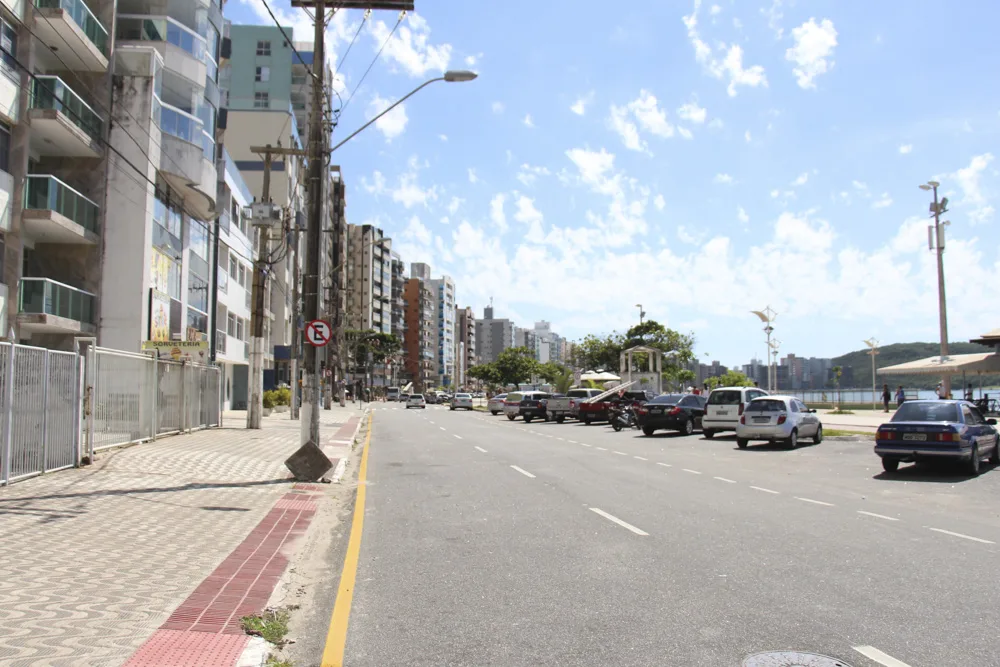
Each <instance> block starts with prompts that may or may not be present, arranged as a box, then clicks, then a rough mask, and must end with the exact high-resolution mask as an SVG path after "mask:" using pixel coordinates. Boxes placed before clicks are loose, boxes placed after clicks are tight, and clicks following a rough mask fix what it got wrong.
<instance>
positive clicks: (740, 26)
mask: <svg viewBox="0 0 1000 667" xmlns="http://www.w3.org/2000/svg"><path fill="white" fill-rule="evenodd" d="M733 27H734V28H736V29H737V30H743V21H741V20H739V18H737V17H733Z"/></svg>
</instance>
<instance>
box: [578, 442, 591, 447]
mask: <svg viewBox="0 0 1000 667" xmlns="http://www.w3.org/2000/svg"><path fill="white" fill-rule="evenodd" d="M580 444H581V445H583V446H584V447H590V445H588V444H587V443H585V442H581V443H580Z"/></svg>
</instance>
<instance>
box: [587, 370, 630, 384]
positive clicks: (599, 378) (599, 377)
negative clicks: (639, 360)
mask: <svg viewBox="0 0 1000 667" xmlns="http://www.w3.org/2000/svg"><path fill="white" fill-rule="evenodd" d="M585 380H593V381H594V382H608V381H618V380H621V378H620V377H618V376H617V375H615V374H614V373H609V372H607V371H602V372H600V373H584V374H583V375H581V376H580V381H581V382H583V381H585Z"/></svg>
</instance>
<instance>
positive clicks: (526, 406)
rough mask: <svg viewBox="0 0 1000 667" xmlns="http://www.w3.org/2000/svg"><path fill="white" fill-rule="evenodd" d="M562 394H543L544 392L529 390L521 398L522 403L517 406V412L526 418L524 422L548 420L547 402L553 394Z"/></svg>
mask: <svg viewBox="0 0 1000 667" xmlns="http://www.w3.org/2000/svg"><path fill="white" fill-rule="evenodd" d="M560 395H561V394H543V393H542V392H535V391H533V392H527V393H525V394H524V396H523V397H522V398H521V403H520V404H519V405H518V408H517V414H519V415H520V416H521V417H522V418H523V419H524V423H526V424H530V423H531V420H532V419H541V420H543V421H548V420H549V412H548V407H547V405H546V404H547V403H548V400H549V399H550V398H552V397H553V396H560Z"/></svg>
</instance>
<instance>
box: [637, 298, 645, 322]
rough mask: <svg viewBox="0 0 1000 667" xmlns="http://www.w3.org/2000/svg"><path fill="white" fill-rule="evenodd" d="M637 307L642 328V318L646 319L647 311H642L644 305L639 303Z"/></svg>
mask: <svg viewBox="0 0 1000 667" xmlns="http://www.w3.org/2000/svg"><path fill="white" fill-rule="evenodd" d="M635 307H636V308H638V309H639V325H640V326H642V318H644V317H646V311H645V310H643V309H642V304H641V303H637V304H635Z"/></svg>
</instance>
